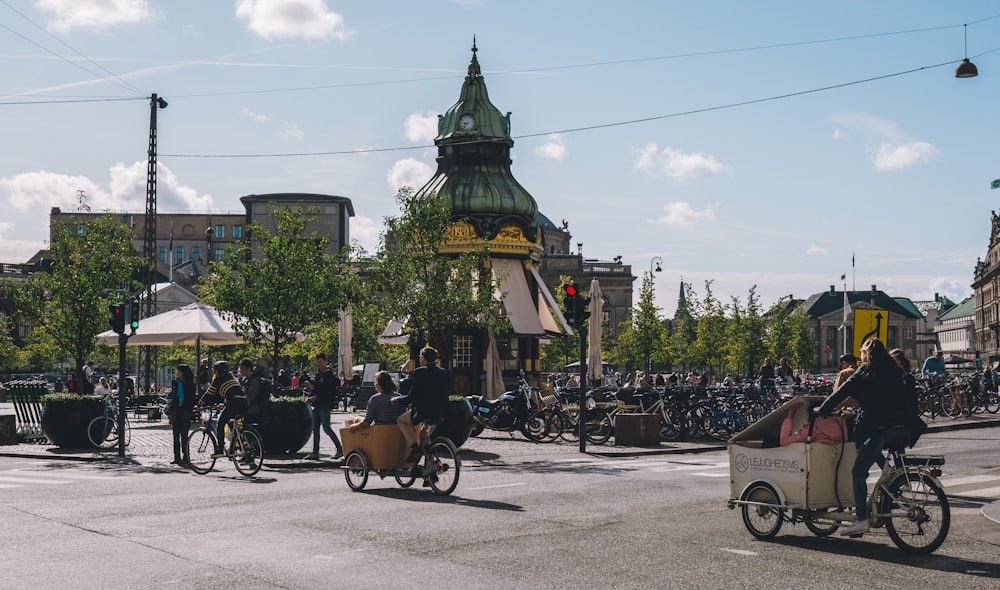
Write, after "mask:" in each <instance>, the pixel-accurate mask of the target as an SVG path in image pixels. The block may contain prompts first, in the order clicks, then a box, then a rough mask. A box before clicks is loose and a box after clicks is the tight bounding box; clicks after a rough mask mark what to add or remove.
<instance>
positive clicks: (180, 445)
mask: <svg viewBox="0 0 1000 590" xmlns="http://www.w3.org/2000/svg"><path fill="white" fill-rule="evenodd" d="M174 377H175V379H174V382H173V386H172V387H171V388H170V393H169V394H168V397H167V407H168V408H170V411H169V412H168V413H167V417H168V418H169V420H170V426H171V428H172V429H173V433H174V460H173V461H171V462H170V464H171V465H181V466H184V465H187V464H188V462H189V461H188V434H190V432H191V412H192V410H194V400H195V398H196V397H197V396H198V390H197V389H196V385H195V383H194V372H193V371H192V370H191V367H189V366H187V365H177V370H176V371H175V372H174Z"/></svg>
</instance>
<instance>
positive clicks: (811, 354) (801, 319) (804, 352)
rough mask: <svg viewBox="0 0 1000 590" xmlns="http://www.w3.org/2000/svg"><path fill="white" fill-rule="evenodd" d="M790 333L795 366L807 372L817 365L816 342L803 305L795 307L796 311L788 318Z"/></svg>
mask: <svg viewBox="0 0 1000 590" xmlns="http://www.w3.org/2000/svg"><path fill="white" fill-rule="evenodd" d="M788 323H789V325H790V330H789V332H790V333H791V336H792V358H794V359H795V360H794V366H796V367H799V369H801V370H807V369H809V368H810V367H813V366H815V364H816V360H817V358H816V353H817V351H816V341H815V340H813V338H812V330H811V329H810V327H809V314H807V313H806V311H805V309H804V308H803V307H802V304H801V303H800V304H799V305H796V306H795V311H793V312H792V314H791V315H790V316H789V317H788Z"/></svg>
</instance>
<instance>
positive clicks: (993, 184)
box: [990, 178, 1000, 188]
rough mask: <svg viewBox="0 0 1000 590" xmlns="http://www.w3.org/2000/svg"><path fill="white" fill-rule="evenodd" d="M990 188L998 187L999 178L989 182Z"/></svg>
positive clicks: (999, 184)
mask: <svg viewBox="0 0 1000 590" xmlns="http://www.w3.org/2000/svg"><path fill="white" fill-rule="evenodd" d="M990 188H1000V178H998V179H996V180H994V181H993V182H991V183H990Z"/></svg>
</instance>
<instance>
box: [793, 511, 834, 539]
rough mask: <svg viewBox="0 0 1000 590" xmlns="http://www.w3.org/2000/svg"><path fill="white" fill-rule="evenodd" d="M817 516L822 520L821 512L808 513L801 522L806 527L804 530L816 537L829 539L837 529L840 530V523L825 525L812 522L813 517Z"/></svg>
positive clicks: (825, 523)
mask: <svg viewBox="0 0 1000 590" xmlns="http://www.w3.org/2000/svg"><path fill="white" fill-rule="evenodd" d="M817 516H818V517H820V518H822V517H823V512H822V511H813V512H810V513H809V515H808V516H806V519H805V520H804V521H802V522H803V523H804V524H805V525H806V528H807V529H809V532H811V533H812V534H814V535H816V536H817V537H829V536H830V535H832V534H833V533H834V532H836V531H837V529H838V528H840V523H837V522H833V523H827V522H818V521H815V520H813V517H817Z"/></svg>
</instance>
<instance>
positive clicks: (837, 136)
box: [833, 129, 844, 139]
mask: <svg viewBox="0 0 1000 590" xmlns="http://www.w3.org/2000/svg"><path fill="white" fill-rule="evenodd" d="M842 137H844V132H843V131H841V130H840V129H834V130H833V138H834V139H840V138H842Z"/></svg>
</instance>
